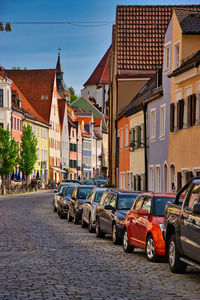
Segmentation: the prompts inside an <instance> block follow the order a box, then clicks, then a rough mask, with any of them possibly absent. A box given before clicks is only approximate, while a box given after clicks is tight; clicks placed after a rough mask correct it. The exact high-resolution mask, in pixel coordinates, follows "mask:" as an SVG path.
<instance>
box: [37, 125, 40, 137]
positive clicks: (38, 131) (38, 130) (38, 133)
mask: <svg viewBox="0 0 200 300" xmlns="http://www.w3.org/2000/svg"><path fill="white" fill-rule="evenodd" d="M37 136H38V137H39V136H40V128H39V127H38V128H37Z"/></svg>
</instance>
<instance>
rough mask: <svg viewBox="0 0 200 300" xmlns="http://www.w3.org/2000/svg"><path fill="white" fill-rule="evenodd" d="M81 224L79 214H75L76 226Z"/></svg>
mask: <svg viewBox="0 0 200 300" xmlns="http://www.w3.org/2000/svg"><path fill="white" fill-rule="evenodd" d="M78 223H79V217H78V214H77V213H76V212H75V215H74V224H76V225H77V224H78Z"/></svg>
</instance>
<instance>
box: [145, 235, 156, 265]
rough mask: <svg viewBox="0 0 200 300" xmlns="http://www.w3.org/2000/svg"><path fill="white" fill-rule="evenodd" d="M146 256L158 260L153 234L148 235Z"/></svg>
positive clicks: (150, 259)
mask: <svg viewBox="0 0 200 300" xmlns="http://www.w3.org/2000/svg"><path fill="white" fill-rule="evenodd" d="M146 256H147V259H148V260H149V261H151V262H156V261H157V260H158V255H157V254H156V249H155V243H154V239H153V237H152V235H149V236H148V237H147V241H146Z"/></svg>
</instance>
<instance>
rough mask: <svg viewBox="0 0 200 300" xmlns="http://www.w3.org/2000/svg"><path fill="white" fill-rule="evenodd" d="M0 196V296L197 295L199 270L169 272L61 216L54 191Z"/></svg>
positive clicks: (199, 295) (166, 297)
mask: <svg viewBox="0 0 200 300" xmlns="http://www.w3.org/2000/svg"><path fill="white" fill-rule="evenodd" d="M0 198H1V200H2V201H0V299H22V300H25V299H87V300H88V299H95V300H96V299H140V300H142V299H154V300H156V299H163V300H169V299H200V284H199V278H200V272H199V271H197V270H196V269H193V268H191V267H189V268H188V270H187V273H186V274H183V275H176V274H172V273H171V272H170V271H169V267H168V264H167V263H163V262H162V263H149V262H148V261H147V260H146V258H145V255H144V252H142V251H140V250H135V252H134V253H133V254H126V253H124V251H123V249H122V246H114V245H113V244H112V241H111V238H110V237H107V238H105V239H97V238H96V237H95V235H94V234H89V232H88V230H87V229H82V228H81V227H80V226H78V225H74V224H73V223H68V222H67V220H61V219H60V218H59V217H58V216H57V214H56V213H53V208H52V199H53V192H49V191H45V192H38V193H33V194H25V195H18V196H16V195H15V196H3V197H1V196H0Z"/></svg>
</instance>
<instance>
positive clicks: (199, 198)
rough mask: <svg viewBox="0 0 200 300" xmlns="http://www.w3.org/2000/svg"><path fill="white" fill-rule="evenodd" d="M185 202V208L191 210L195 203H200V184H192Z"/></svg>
mask: <svg viewBox="0 0 200 300" xmlns="http://www.w3.org/2000/svg"><path fill="white" fill-rule="evenodd" d="M187 198H188V199H187V200H186V207H187V208H189V209H191V210H192V208H193V206H194V204H195V203H200V184H194V185H193V187H192V188H191V190H190V192H189V195H188V197H187Z"/></svg>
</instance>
